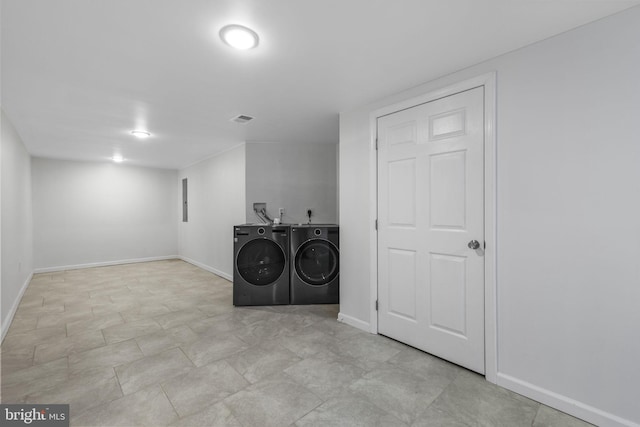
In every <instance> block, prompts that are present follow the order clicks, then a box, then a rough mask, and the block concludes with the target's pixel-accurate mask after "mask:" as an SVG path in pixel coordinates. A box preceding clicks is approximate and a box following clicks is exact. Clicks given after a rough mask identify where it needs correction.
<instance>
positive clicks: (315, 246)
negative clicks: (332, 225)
mask: <svg viewBox="0 0 640 427" xmlns="http://www.w3.org/2000/svg"><path fill="white" fill-rule="evenodd" d="M295 269H296V273H297V274H298V277H300V279H302V281H303V282H305V283H307V284H308V285H313V286H322V285H326V284H327V283H330V282H331V281H332V280H333V279H335V278H336V276H337V275H338V272H339V271H340V268H339V257H338V249H337V248H336V247H335V246H334V245H333V243H331V242H329V241H327V240H322V239H312V240H308V241H306V242H305V243H304V244H303V245H302V246H300V248H299V249H298V252H296V259H295Z"/></svg>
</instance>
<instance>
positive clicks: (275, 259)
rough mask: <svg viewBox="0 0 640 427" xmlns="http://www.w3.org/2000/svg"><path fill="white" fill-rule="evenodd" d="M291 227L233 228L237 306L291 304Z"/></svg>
mask: <svg viewBox="0 0 640 427" xmlns="http://www.w3.org/2000/svg"><path fill="white" fill-rule="evenodd" d="M289 230H290V228H289V226H284V225H273V226H272V225H268V224H264V225H262V224H260V225H254V224H245V225H236V226H234V227H233V235H234V238H233V253H234V263H235V265H234V269H233V305H235V306H245V305H276V304H289V276H290V274H289Z"/></svg>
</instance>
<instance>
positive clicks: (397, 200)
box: [378, 87, 484, 373]
mask: <svg viewBox="0 0 640 427" xmlns="http://www.w3.org/2000/svg"><path fill="white" fill-rule="evenodd" d="M483 104H484V89H483V88H482V87H479V88H475V89H471V90H468V91H465V92H461V93H458V94H455V95H452V96H449V97H446V98H442V99H438V100H435V101H432V102H428V103H426V104H422V105H418V106H416V107H413V108H409V109H407V110H403V111H399V112H397V113H394V114H390V115H387V116H384V117H381V118H379V119H378V147H379V149H378V287H379V289H378V296H379V298H378V299H379V311H378V330H379V332H380V333H381V334H384V335H388V336H390V337H392V338H394V339H397V340H399V341H403V342H405V343H407V344H409V345H412V346H414V347H417V348H420V349H422V350H424V351H427V352H429V353H432V354H435V355H437V356H440V357H442V358H445V359H447V360H450V361H452V362H454V363H457V364H459V365H462V366H465V367H467V368H469V369H472V370H474V371H477V372H480V373H484V258H483V251H482V249H478V250H473V249H470V248H469V247H468V243H469V241H471V240H477V241H479V242H481V243H482V242H484V193H483V192H484V130H483V120H484V110H483Z"/></svg>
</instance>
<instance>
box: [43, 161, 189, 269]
mask: <svg viewBox="0 0 640 427" xmlns="http://www.w3.org/2000/svg"><path fill="white" fill-rule="evenodd" d="M177 176H178V175H177V171H175V170H166V169H152V168H143V167H133V166H126V165H123V164H115V163H97V162H78V161H68V160H52V159H42V158H33V162H32V182H33V212H34V213H33V220H34V254H35V255H34V256H35V267H36V271H43V270H56V269H60V268H63V267H70V266H89V265H101V264H110V263H116V262H122V261H132V260H147V259H161V258H166V257H172V256H176V255H177V254H178V231H177V227H178V215H177V214H178V208H179V202H177V200H178V182H177V181H178V180H177Z"/></svg>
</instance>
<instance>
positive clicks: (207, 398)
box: [1, 260, 587, 427]
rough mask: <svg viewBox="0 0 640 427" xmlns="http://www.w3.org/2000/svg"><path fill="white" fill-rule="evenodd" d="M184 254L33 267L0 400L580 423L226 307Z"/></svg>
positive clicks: (201, 417)
mask: <svg viewBox="0 0 640 427" xmlns="http://www.w3.org/2000/svg"><path fill="white" fill-rule="evenodd" d="M231 297H232V285H231V283H229V282H228V281H226V280H224V279H222V278H220V277H217V276H215V275H213V274H211V273H208V272H206V271H204V270H201V269H199V268H197V267H194V266H192V265H190V264H187V263H185V262H182V261H177V260H176V261H160V262H150V263H140V264H129V265H121V266H112V267H100V268H91V269H84V270H73V271H66V272H60V273H53V274H37V275H35V276H34V278H33V280H32V282H31V284H30V285H29V287H28V289H27V291H26V293H25V295H24V298H23V299H22V302H21V304H20V307H19V309H18V311H17V313H16V316H15V318H14V320H13V323H12V325H11V327H10V329H9V332H8V334H7V337H6V339H5V340H4V342H3V344H2V348H1V350H2V374H1V381H2V396H1V400H2V402H3V403H21V402H26V403H69V404H70V405H71V425H72V426H154V427H155V426H165V425H170V426H245V427H253V426H290V425H295V426H299V427H301V426H367V427H369V426H509V427H513V426H538V427H542V426H585V425H587V424H585V423H583V422H581V421H579V420H577V419H575V418H572V417H570V416H568V415H566V414H563V413H560V412H558V411H555V410H553V409H551V408H549V407H546V406H544V405H541V404H539V403H537V402H534V401H532V400H530V399H527V398H525V397H522V396H519V395H517V394H515V393H512V392H509V391H507V390H505V389H503V388H500V387H497V386H494V385H492V384H490V383H488V382H486V381H484V378H483V377H481V376H479V375H476V374H474V373H471V372H469V371H467V370H464V369H462V368H459V367H457V366H455V365H452V364H450V363H447V362H445V361H443V360H441V359H438V358H435V357H432V356H430V355H428V354H425V353H422V352H420V351H417V350H414V349H412V348H410V347H407V346H405V345H403V344H400V343H397V342H395V341H393V340H390V339H387V338H385V337H382V336H376V335H371V334H368V333H365V332H363V331H360V330H358V329H355V328H352V327H350V326H347V325H344V324H341V323H339V322H337V321H336V317H337V313H338V307H337V306H334V305H317V306H274V307H244V308H241V307H238V308H235V307H233V305H232V303H231V300H232V298H231Z"/></svg>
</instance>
